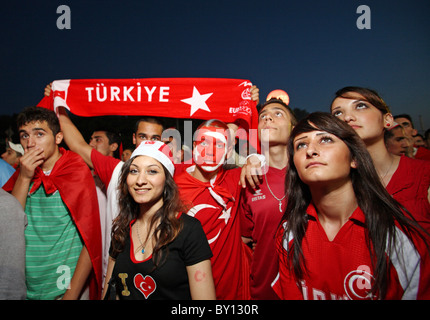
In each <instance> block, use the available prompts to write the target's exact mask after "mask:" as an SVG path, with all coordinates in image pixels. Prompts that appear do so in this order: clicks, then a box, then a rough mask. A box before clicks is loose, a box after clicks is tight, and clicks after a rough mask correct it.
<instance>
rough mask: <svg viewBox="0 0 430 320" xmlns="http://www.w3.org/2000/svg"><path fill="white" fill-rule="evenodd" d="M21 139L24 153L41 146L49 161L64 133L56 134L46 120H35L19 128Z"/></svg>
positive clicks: (45, 157)
mask: <svg viewBox="0 0 430 320" xmlns="http://www.w3.org/2000/svg"><path fill="white" fill-rule="evenodd" d="M19 139H20V143H21V145H22V147H23V148H24V153H27V152H28V151H30V150H32V149H33V148H35V147H40V148H42V149H43V157H44V162H49V161H50V160H51V159H52V157H53V155H55V154H56V152H57V151H58V145H59V144H60V143H61V141H62V140H63V134H62V132H59V133H57V134H56V135H55V136H54V133H53V132H52V130H51V129H50V128H49V126H48V123H47V122H46V121H33V122H28V123H26V124H25V125H23V126H21V127H20V128H19Z"/></svg>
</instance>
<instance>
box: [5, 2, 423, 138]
mask: <svg viewBox="0 0 430 320" xmlns="http://www.w3.org/2000/svg"><path fill="white" fill-rule="evenodd" d="M62 4H66V5H68V6H69V7H70V9H71V29H70V30H59V29H58V28H57V25H56V22H57V18H58V17H59V16H60V15H59V14H57V13H56V10H57V7H58V6H60V5H62ZM361 4H365V5H367V6H369V7H370V9H371V29H370V30H359V29H358V28H357V26H356V21H357V18H358V17H359V16H360V14H357V13H356V10H357V7H358V6H359V5H361ZM429 14H430V1H428V0H409V1H383V0H378V1H367V0H366V1H347V0H346V1H338V0H334V1H306V0H303V1H287V0H283V1H273V0H266V1H253V0H251V1H234V0H230V1H215V0H214V1H207V0H199V1H196V0H193V1H186V0H184V1H160V0H157V1H137V0H135V1H130V0H127V1H119V0H118V1H110V0H105V1H101V0H98V1H96V0H87V1H78V0H73V1H46V0H44V1H41V0H34V1H9V2H7V3H5V4H2V8H1V11H0V21H1V22H0V24H1V43H2V48H1V56H0V58H1V59H0V61H1V84H0V85H1V90H2V96H3V100H2V103H1V105H0V114H12V113H18V112H19V111H20V110H21V109H22V108H23V107H25V106H28V105H33V104H35V103H37V102H38V101H39V100H40V99H41V98H42V94H43V88H44V87H45V85H46V84H47V83H49V82H51V81H53V80H56V79H73V78H75V79H77V78H150V77H221V78H243V79H249V80H251V81H252V82H253V83H254V84H256V85H257V86H258V87H259V88H260V92H261V96H260V97H261V98H262V99H264V98H265V97H266V95H267V94H268V93H269V92H270V91H271V90H273V89H278V88H279V89H284V90H285V91H287V92H288V93H289V95H290V104H291V106H292V107H297V108H301V109H306V110H307V111H309V112H311V111H317V110H322V111H327V110H328V106H329V104H330V102H331V100H332V98H333V95H334V92H335V91H336V90H338V89H340V88H342V87H344V86H347V85H358V86H365V87H370V88H373V89H375V90H377V91H378V92H379V93H380V94H381V95H382V97H383V98H384V99H385V101H386V102H387V103H388V104H389V105H390V106H391V108H392V112H393V113H394V114H398V113H402V112H408V113H409V114H411V115H412V117H413V120H414V122H415V126H416V127H417V128H418V129H421V127H420V120H419V116H421V120H422V123H423V129H424V130H425V129H427V128H430V112H429V109H430V108H429V107H430V86H429V85H430V19H428V17H429Z"/></svg>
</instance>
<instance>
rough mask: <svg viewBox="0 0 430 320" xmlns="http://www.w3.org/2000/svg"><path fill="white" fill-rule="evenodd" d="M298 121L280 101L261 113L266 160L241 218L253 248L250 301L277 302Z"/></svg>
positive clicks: (244, 196) (244, 199)
mask: <svg viewBox="0 0 430 320" xmlns="http://www.w3.org/2000/svg"><path fill="white" fill-rule="evenodd" d="M296 122H297V121H296V118H295V116H294V113H293V111H292V110H291V109H290V107H289V106H288V105H287V104H286V103H284V101H283V100H281V99H276V98H272V99H270V98H269V100H268V101H266V102H265V103H264V104H263V105H262V107H261V108H260V110H259V117H258V138H259V140H260V143H261V151H262V154H263V155H264V156H265V159H266V166H265V167H264V168H262V172H265V173H264V174H263V175H262V176H261V178H262V179H261V181H260V182H258V180H256V182H257V186H256V187H255V188H254V186H252V185H249V186H248V187H247V188H246V189H244V190H243V192H242V197H241V205H240V206H239V214H240V217H241V231H242V239H243V241H244V242H245V243H247V244H248V245H250V246H252V248H253V251H254V253H253V255H252V261H251V283H250V287H251V299H255V300H278V299H279V298H278V296H277V295H276V293H275V292H274V291H273V289H272V287H271V283H272V281H273V280H274V279H275V277H276V275H277V272H278V260H277V254H276V247H275V234H276V230H277V228H278V226H279V222H280V221H281V218H282V215H283V212H284V210H285V208H286V205H287V199H286V193H285V188H284V185H285V173H286V167H287V165H288V156H287V143H288V138H289V136H290V133H291V130H292V128H293V127H294V125H295V124H296Z"/></svg>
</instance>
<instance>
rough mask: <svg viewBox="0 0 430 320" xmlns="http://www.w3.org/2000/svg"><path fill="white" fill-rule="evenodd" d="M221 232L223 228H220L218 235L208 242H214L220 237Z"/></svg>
mask: <svg viewBox="0 0 430 320" xmlns="http://www.w3.org/2000/svg"><path fill="white" fill-rule="evenodd" d="M220 233H221V229H219V231H218V233H217V235H216V236H215V237H213V238H212V239H209V240H208V242H209V244H211V243H212V242H214V241H215V240H216V239H218V237H219V235H220Z"/></svg>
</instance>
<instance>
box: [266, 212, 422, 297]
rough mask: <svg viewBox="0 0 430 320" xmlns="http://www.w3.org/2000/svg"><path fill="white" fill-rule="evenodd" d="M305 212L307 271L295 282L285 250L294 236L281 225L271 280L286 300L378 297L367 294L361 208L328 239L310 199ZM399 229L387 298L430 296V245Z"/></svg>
mask: <svg viewBox="0 0 430 320" xmlns="http://www.w3.org/2000/svg"><path fill="white" fill-rule="evenodd" d="M306 213H307V215H308V217H309V222H308V226H307V229H306V234H305V237H304V238H303V241H302V250H303V255H304V259H305V263H306V268H307V271H305V273H304V278H303V279H301V281H300V283H299V284H296V281H295V278H294V275H293V273H292V271H290V269H289V268H288V267H287V260H286V249H287V248H288V247H289V246H291V241H292V237H291V238H290V239H282V234H283V231H284V230H283V228H280V230H279V233H278V241H279V244H280V246H279V247H280V253H279V274H278V276H277V278H276V279H275V281H274V282H273V288H274V290H275V291H276V293H277V294H278V295H279V296H280V297H281V298H282V299H296V300H297V299H300V300H301V299H305V300H340V299H342V300H349V299H354V300H364V299H379V297H377V296H372V295H371V294H370V293H369V292H370V288H371V286H372V284H373V283H374V277H373V269H372V264H371V258H370V253H369V249H368V247H367V244H366V233H367V230H366V228H365V227H364V223H365V219H364V213H363V212H362V211H361V209H360V208H357V209H356V210H355V211H354V212H353V214H352V215H351V217H350V218H349V220H348V221H347V222H346V223H345V224H344V225H343V226H342V228H341V229H340V230H339V232H338V234H337V235H336V237H335V238H334V239H333V241H329V240H328V238H327V235H326V233H325V231H324V229H323V228H322V226H321V224H320V222H319V220H318V215H317V213H316V210H315V207H314V206H313V205H312V204H311V205H310V206H309V207H308V209H307V211H306ZM284 225H285V224H284ZM396 229H397V230H396V244H395V245H396V250H392V251H393V252H392V253H391V255H390V256H387V259H389V261H388V262H389V272H388V287H387V294H386V297H385V299H429V298H430V265H429V261H428V260H429V256H428V251H427V248H426V247H425V244H424V242H423V241H422V240H421V239H414V242H415V243H412V242H411V241H410V240H409V239H408V238H407V237H406V235H405V234H404V233H403V232H402V231H401V230H400V229H399V228H396Z"/></svg>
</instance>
